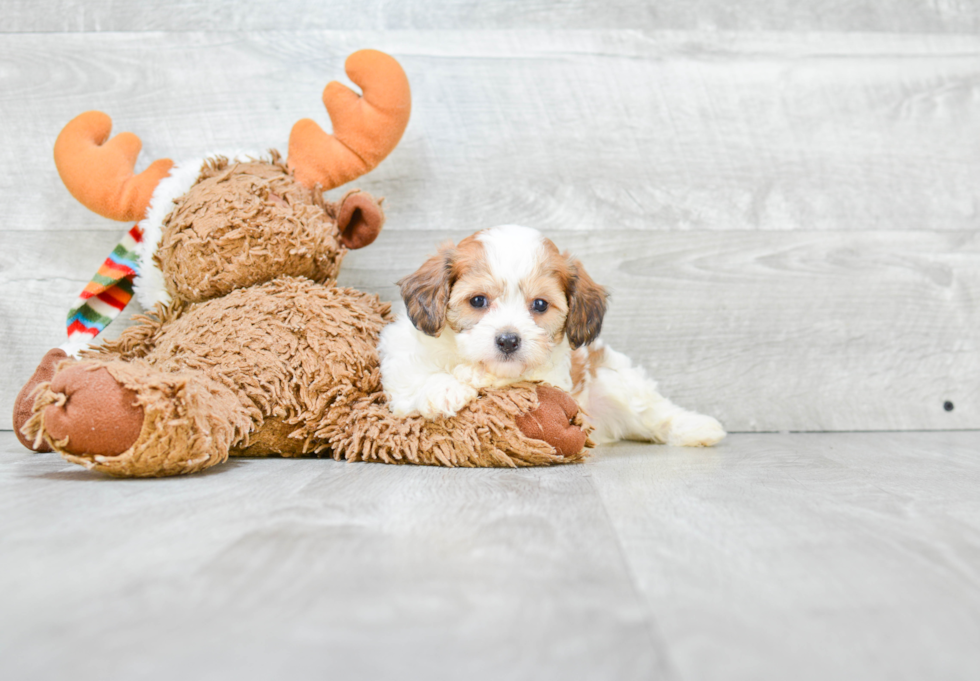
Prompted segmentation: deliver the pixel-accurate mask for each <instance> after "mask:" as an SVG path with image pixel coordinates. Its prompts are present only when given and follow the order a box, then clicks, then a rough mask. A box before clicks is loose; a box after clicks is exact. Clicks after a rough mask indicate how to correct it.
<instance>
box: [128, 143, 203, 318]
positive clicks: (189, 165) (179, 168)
mask: <svg viewBox="0 0 980 681" xmlns="http://www.w3.org/2000/svg"><path fill="white" fill-rule="evenodd" d="M203 165H204V159H195V160H193V161H185V162H181V163H175V164H174V167H173V168H171V169H170V174H169V175H168V176H167V177H165V178H163V179H162V180H160V183H159V184H158V185H157V186H156V189H154V190H153V196H152V197H151V198H150V207H149V208H147V209H146V217H144V218H143V219H142V220H141V221H140V223H139V227H140V229H142V230H143V241H141V242H140V243H139V244H138V245H137V246H136V257H137V263H138V264H139V272H138V274H137V275H136V280H135V281H134V282H133V290H134V291H135V293H136V299H137V300H138V301H139V303H140V305H142V306H143V308H144V309H146V310H149V309H150V308H152V307H153V306H154V305H155V304H156V303H163V304H164V305H166V304H167V303H169V302H170V294H169V293H167V287H166V285H165V284H164V283H163V272H161V271H160V268H159V267H157V265H156V263H155V262H153V254H154V253H156V251H157V248H158V247H159V246H160V238H161V236H162V235H163V232H162V227H163V221H164V219H165V218H166V217H167V215H168V214H169V213H170V209H171V208H173V205H174V199H176V198H177V197H179V196H182V195H184V194H186V193H187V191H188V190H189V189H190V188H191V187H192V186H194V182H196V181H197V177H198V175H200V174H201V167H202V166H203Z"/></svg>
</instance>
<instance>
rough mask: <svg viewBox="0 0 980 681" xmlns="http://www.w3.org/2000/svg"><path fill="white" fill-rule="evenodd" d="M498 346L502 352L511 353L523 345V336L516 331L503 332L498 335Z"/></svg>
mask: <svg viewBox="0 0 980 681" xmlns="http://www.w3.org/2000/svg"><path fill="white" fill-rule="evenodd" d="M497 347H498V348H500V351H501V352H502V353H504V354H505V355H509V354H510V353H512V352H514V351H515V350H517V348H519V347H521V337H520V336H518V335H517V334H516V333H502V334H500V335H499V336H497Z"/></svg>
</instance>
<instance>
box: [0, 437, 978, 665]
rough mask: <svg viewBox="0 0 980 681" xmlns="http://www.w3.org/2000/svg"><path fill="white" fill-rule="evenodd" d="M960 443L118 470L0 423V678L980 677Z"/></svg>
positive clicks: (729, 444) (974, 527)
mask: <svg viewBox="0 0 980 681" xmlns="http://www.w3.org/2000/svg"><path fill="white" fill-rule="evenodd" d="M978 447H980V434H978V433H907V434H894V433H891V434H884V433H874V434H855V433H848V434H822V435H802V434H795V435H775V434H768V435H751V436H750V435H742V436H733V437H731V438H730V439H729V440H727V441H726V442H725V443H723V444H722V445H721V446H720V447H718V448H716V449H708V450H704V449H702V450H682V449H674V448H668V447H660V446H655V445H636V444H622V445H616V446H614V447H610V448H601V449H600V450H598V452H597V453H596V456H595V457H594V458H593V459H592V460H591V461H589V462H587V463H585V464H582V465H576V466H570V467H564V468H558V469H538V470H524V471H512V470H441V469H420V468H414V467H408V466H406V467H393V466H376V465H366V464H343V463H337V462H334V461H319V460H262V459H258V460H256V459H246V460H237V461H233V462H230V463H228V464H225V465H223V466H220V467H218V468H216V469H212V470H211V471H209V472H207V473H204V474H202V475H198V476H194V477H190V478H182V479H164V480H112V479H108V478H105V477H102V476H99V475H95V474H91V473H88V472H86V471H84V470H82V469H81V468H78V467H77V466H72V465H70V464H67V463H65V462H64V461H62V460H61V459H60V458H58V457H57V456H55V455H53V454H46V455H31V454H29V453H27V452H26V451H24V450H23V449H22V448H21V447H20V445H19V444H18V443H17V442H16V441H15V439H14V437H13V434H12V433H0V587H2V588H0V613H3V614H2V616H0V641H2V643H3V650H4V654H3V655H0V676H2V677H3V678H9V679H21V678H68V677H70V678H72V679H76V680H77V681H87V680H89V679H99V680H100V681H102V680H105V681H115V680H116V679H127V680H129V679H134V678H140V679H145V680H147V681H156V680H157V679H175V678H235V679H241V680H242V681H251V680H252V679H268V678H273V677H275V678H280V677H282V678H289V679H295V680H296V681H303V680H305V679H313V678H316V679H322V678H324V677H329V678H331V679H338V680H341V681H343V680H347V679H349V680H351V681H355V680H357V681H360V680H362V679H378V680H379V681H381V680H386V679H464V678H465V679H472V680H473V681H483V680H485V679H556V680H557V679H561V681H578V680H579V679H583V680H584V679H617V680H619V679H622V680H624V681H630V680H632V679H644V680H646V679H673V680H677V681H686V680H690V681H694V680H695V679H697V680H700V681H714V680H721V679H725V680H732V679H735V680H741V679H746V680H748V679H752V680H753V681H776V680H779V681H783V680H785V679H789V678H792V679H800V680H803V681H809V680H810V679H829V678H835V679H836V678H840V679H843V678H860V679H867V680H868V681H878V680H881V681H885V680H888V681H892V680H894V679H926V678H928V679H940V678H941V679H949V680H951V681H960V680H962V681H967V680H970V679H975V678H976V677H977V676H978V675H980V650H978V648H977V646H976V641H977V639H978V638H980V620H978V618H977V612H978V610H980V569H978V566H980V520H978V519H980V501H978V498H977V495H976V489H977V486H978V485H980V459H978V458H977V456H976V452H977V450H978Z"/></svg>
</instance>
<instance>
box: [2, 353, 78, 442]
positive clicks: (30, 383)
mask: <svg viewBox="0 0 980 681" xmlns="http://www.w3.org/2000/svg"><path fill="white" fill-rule="evenodd" d="M63 359H68V355H67V354H65V351H64V350H60V349H58V348H55V349H54V350H48V351H47V353H45V355H44V357H42V358H41V363H40V364H38V365H37V369H35V370H34V374H33V375H32V376H31V377H30V378H29V379H28V380H27V383H25V384H24V387H23V388H21V389H20V392H19V393H17V399H16V400H14V433H16V434H17V439H18V440H20V443H21V444H22V445H24V446H25V447H27V448H28V449H32V450H34V451H35V452H50V451H51V446H50V445H49V444H48V443H47V442H45V441H44V440H41V442H40V444H38V446H37V447H35V446H34V443H33V442H32V441H31V440H29V439H28V438H27V436H26V435H24V434H23V433H22V432H20V429H21V428H23V427H24V424H25V423H27V420H28V419H29V418H31V413H32V411H33V407H34V389H35V388H36V387H37V386H38V384H39V383H44V382H45V381H50V380H51V377H52V376H54V370H55V368H56V367H57V366H58V363H59V362H61V360H63Z"/></svg>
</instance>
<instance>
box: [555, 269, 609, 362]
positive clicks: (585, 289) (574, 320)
mask: <svg viewBox="0 0 980 681" xmlns="http://www.w3.org/2000/svg"><path fill="white" fill-rule="evenodd" d="M568 264H569V268H570V269H571V274H572V276H571V277H570V278H569V281H568V291H567V295H568V318H567V319H566V321H565V335H566V336H568V343H569V345H571V346H572V348H573V349H574V348H578V347H581V346H583V345H588V344H589V343H591V342H592V341H594V340H595V339H596V338H597V337H598V336H599V332H600V331H601V330H602V318H603V317H604V316H605V314H606V298H608V297H609V294H608V293H606V289H604V288H602V287H601V286H599V285H598V284H597V283H595V282H594V281H592V277H590V276H589V273H588V272H586V271H585V268H584V267H582V263H581V262H579V261H578V260H576V259H574V258H568Z"/></svg>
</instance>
